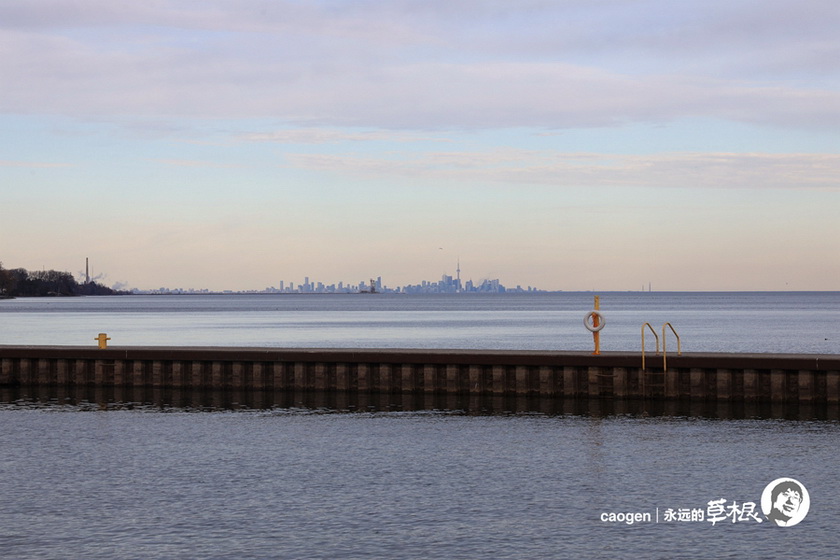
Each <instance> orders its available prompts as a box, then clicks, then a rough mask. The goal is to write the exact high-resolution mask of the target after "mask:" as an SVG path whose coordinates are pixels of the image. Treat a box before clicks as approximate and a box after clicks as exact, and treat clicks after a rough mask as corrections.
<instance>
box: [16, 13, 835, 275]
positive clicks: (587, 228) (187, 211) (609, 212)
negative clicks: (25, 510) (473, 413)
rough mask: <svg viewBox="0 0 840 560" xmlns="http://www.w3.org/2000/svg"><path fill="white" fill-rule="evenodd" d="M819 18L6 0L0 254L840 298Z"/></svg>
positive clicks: (829, 54) (127, 270) (139, 270)
mask: <svg viewBox="0 0 840 560" xmlns="http://www.w3.org/2000/svg"><path fill="white" fill-rule="evenodd" d="M838 28H840V10H838V9H837V4H836V2H835V1H834V0H831V1H829V0H800V1H798V2H791V1H790V0H761V1H760V2H759V1H757V0H744V1H739V2H732V1H730V0H702V1H701V0H685V1H683V2H673V1H671V0H650V1H646V2H638V1H633V0H610V1H607V2H588V1H581V0H569V1H566V2H536V3H535V2H525V3H517V2H507V3H504V2H501V3H500V2H472V1H467V0H447V1H445V2H443V1H440V0H428V1H426V2H412V1H396V2H333V1H327V0H312V1H310V2H303V3H301V2H289V1H286V0H277V1H276V2H264V1H262V0H205V1H202V2H186V1H183V0H159V1H156V2H151V3H142V2H116V3H114V2H104V0H85V1H82V2H68V1H66V0H44V1H38V2H31V1H24V0H8V1H5V2H2V3H0V30H1V31H0V36H2V40H3V43H2V45H3V53H4V55H3V56H2V57H0V75H2V76H3V83H4V85H5V87H4V88H3V89H2V92H0V135H2V139H3V142H2V143H0V261H2V262H3V263H4V265H5V266H7V267H22V268H26V269H28V270H41V269H42V268H44V267H46V268H51V269H56V270H68V271H73V272H74V273H75V272H77V271H78V270H79V268H80V266H81V265H80V264H79V263H83V262H84V259H85V257H90V259H91V267H92V269H93V270H94V271H95V273H96V274H97V275H99V276H100V281H101V282H103V283H105V284H107V285H109V286H117V287H126V288H128V287H135V288H141V289H152V288H154V287H155V286H164V285H169V286H203V287H206V288H207V289H209V290H213V291H220V290H235V291H242V290H261V289H264V288H265V287H266V286H274V285H278V282H279V279H283V278H289V277H292V276H297V275H300V277H302V276H303V275H309V276H310V277H311V278H320V279H329V278H336V279H338V278H348V279H353V280H352V281H353V282H354V283H357V282H358V281H359V280H358V279H369V276H370V274H375V275H377V276H379V275H381V276H382V278H387V279H388V282H389V283H390V284H392V285H394V286H405V285H409V284H412V283H416V282H417V279H418V278H439V277H440V276H441V275H443V274H449V275H453V276H454V275H455V273H454V270H453V269H452V266H453V263H455V262H456V261H457V259H458V258H459V257H460V258H461V259H462V264H463V265H464V268H465V269H466V268H467V267H466V262H467V261H468V263H469V270H470V271H471V274H470V276H471V277H472V278H473V279H474V282H479V281H480V280H479V279H485V278H487V279H499V280H500V282H503V283H504V284H505V285H507V286H516V285H521V286H527V285H529V284H530V285H536V286H540V287H541V288H542V289H545V290H552V291H553V290H566V291H601V290H616V291H624V290H634V291H635V290H638V289H639V288H640V287H641V286H647V284H648V282H652V283H653V286H654V288H655V289H658V290H668V291H679V290H687V291H703V290H747V291H749V290H840V258H838V255H840V220H838V219H837V210H838V208H840V111H838V107H840V57H838V56H837V53H838V52H840V34H838V33H837V29H838ZM102 275H104V276H102ZM287 281H288V280H287ZM330 282H332V281H330Z"/></svg>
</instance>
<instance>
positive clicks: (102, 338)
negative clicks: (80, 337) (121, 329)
mask: <svg viewBox="0 0 840 560" xmlns="http://www.w3.org/2000/svg"><path fill="white" fill-rule="evenodd" d="M93 340H96V341H98V342H99V348H100V349H102V348H108V341H109V340H111V338H110V337H109V336H108V335H107V334H105V333H104V332H101V333H99V336H97V337H96V338H94V339H93Z"/></svg>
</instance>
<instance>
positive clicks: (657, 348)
mask: <svg viewBox="0 0 840 560" xmlns="http://www.w3.org/2000/svg"><path fill="white" fill-rule="evenodd" d="M645 327H648V328H649V329H650V332H652V333H653V336H655V337H656V353H657V354H659V335H658V334H656V331H655V330H654V329H653V326H652V325H651V324H650V323H645V324H644V325H642V371H645Z"/></svg>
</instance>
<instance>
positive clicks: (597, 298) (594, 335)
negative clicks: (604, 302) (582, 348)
mask: <svg viewBox="0 0 840 560" xmlns="http://www.w3.org/2000/svg"><path fill="white" fill-rule="evenodd" d="M600 309H601V298H600V296H595V311H600ZM600 323H601V322H600V321H599V320H598V316H597V315H593V316H592V326H593V327H595V328H597V327H598V325H599V324H600ZM592 339H593V340H594V341H595V351H594V352H592V354H593V355H595V356H597V355H599V354H600V353H601V331H595V332H593V333H592Z"/></svg>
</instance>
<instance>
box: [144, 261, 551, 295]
mask: <svg viewBox="0 0 840 560" xmlns="http://www.w3.org/2000/svg"><path fill="white" fill-rule="evenodd" d="M460 275H461V270H460V266H459V268H458V274H457V276H455V277H452V276H449V275H447V274H444V275H443V276H442V277H441V279H440V280H439V281H437V282H433V281H427V280H423V281H422V282H420V283H419V284H408V285H405V286H396V287H390V286H386V285H385V284H384V283H383V282H382V277H381V276H380V277H377V278H375V279H374V278H371V279H370V280H369V281H365V280H362V281H360V282H358V283H355V284H353V283H344V282H338V283H333V284H325V283H323V282H318V281H313V280H310V278H309V277H308V276H307V277H305V278H304V280H303V282H300V283H297V284H296V283H294V282H289V283H286V282H285V281H282V280H281V281H280V283H279V284H278V285H277V286H269V287H268V288H265V289H264V290H245V291H240V292H234V291H232V290H225V291H223V292H220V293H261V294H359V293H368V294H369V293H377V294H380V293H382V294H460V293H485V294H500V293H506V292H508V293H529V292H540V291H542V290H539V289H537V288H534V287H532V286H528V287H526V288H523V287H522V286H516V287H515V288H509V287H506V286H504V285H503V284H502V283H501V282H499V280H498V279H497V278H496V279H492V280H482V281H481V282H473V281H472V280H467V281H466V282H463V283H462V282H461V278H460ZM134 293H154V294H209V293H215V292H212V291H211V290H206V289H201V290H196V289H192V288H189V289H182V288H175V289H170V288H159V289H157V290H134Z"/></svg>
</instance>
